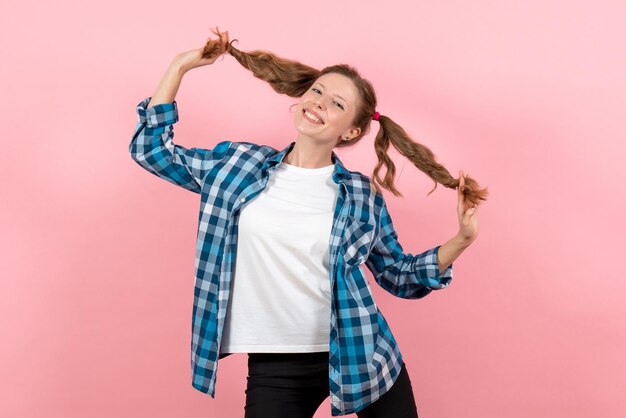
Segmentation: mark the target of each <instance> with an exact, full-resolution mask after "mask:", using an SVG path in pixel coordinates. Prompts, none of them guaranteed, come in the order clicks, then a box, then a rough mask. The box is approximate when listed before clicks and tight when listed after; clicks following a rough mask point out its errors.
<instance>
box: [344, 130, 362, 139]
mask: <svg viewBox="0 0 626 418" xmlns="http://www.w3.org/2000/svg"><path fill="white" fill-rule="evenodd" d="M360 133H361V128H352V129H350V130H349V131H346V132H345V133H344V134H343V135H341V139H342V140H343V141H348V140H350V139H352V138H356V137H357V136H359V134H360Z"/></svg>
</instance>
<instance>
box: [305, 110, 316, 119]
mask: <svg viewBox="0 0 626 418" xmlns="http://www.w3.org/2000/svg"><path fill="white" fill-rule="evenodd" d="M304 114H305V115H307V116H308V117H309V118H311V119H313V120H314V121H316V122H320V119H319V118H318V117H317V116H315V115H314V114H313V113H311V112H309V111H308V110H307V111H305V112H304Z"/></svg>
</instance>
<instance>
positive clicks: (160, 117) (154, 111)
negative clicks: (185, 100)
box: [136, 96, 178, 128]
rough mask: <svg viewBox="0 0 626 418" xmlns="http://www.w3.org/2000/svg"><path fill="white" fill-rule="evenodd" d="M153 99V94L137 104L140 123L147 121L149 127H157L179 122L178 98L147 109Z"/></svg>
mask: <svg viewBox="0 0 626 418" xmlns="http://www.w3.org/2000/svg"><path fill="white" fill-rule="evenodd" d="M151 99H152V96H150V97H146V98H145V99H143V100H142V101H141V102H139V103H138V104H137V108H136V109H137V115H138V116H139V123H145V124H146V125H147V126H148V127H149V128H157V127H162V126H167V125H172V124H174V123H176V122H178V105H177V104H176V100H174V101H173V102H172V103H162V104H158V105H156V106H152V107H150V108H148V109H146V106H148V103H149V102H150V100H151Z"/></svg>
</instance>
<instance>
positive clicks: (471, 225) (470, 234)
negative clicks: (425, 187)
mask: <svg viewBox="0 0 626 418" xmlns="http://www.w3.org/2000/svg"><path fill="white" fill-rule="evenodd" d="M459 173H460V176H459V187H458V196H459V198H458V204H457V213H458V217H459V233H458V235H459V236H461V237H463V239H465V240H467V241H468V242H470V243H471V242H473V241H474V240H475V239H476V237H477V236H478V206H476V205H473V204H471V203H469V202H467V201H466V200H465V196H464V195H463V188H464V187H465V174H464V173H463V170H459Z"/></svg>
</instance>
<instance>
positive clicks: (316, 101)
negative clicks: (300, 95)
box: [314, 96, 324, 109]
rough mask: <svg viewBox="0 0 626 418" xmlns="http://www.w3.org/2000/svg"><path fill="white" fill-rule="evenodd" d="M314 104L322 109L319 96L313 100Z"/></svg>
mask: <svg viewBox="0 0 626 418" xmlns="http://www.w3.org/2000/svg"><path fill="white" fill-rule="evenodd" d="M314 103H315V106H316V107H318V108H320V109H324V106H323V105H322V98H321V97H320V96H318V97H317V98H316V99H315V101H314Z"/></svg>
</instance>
